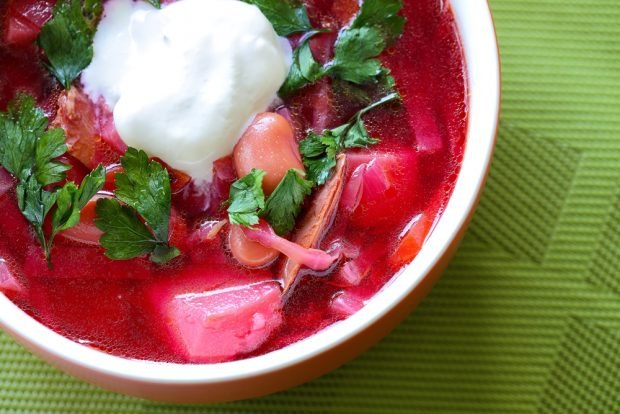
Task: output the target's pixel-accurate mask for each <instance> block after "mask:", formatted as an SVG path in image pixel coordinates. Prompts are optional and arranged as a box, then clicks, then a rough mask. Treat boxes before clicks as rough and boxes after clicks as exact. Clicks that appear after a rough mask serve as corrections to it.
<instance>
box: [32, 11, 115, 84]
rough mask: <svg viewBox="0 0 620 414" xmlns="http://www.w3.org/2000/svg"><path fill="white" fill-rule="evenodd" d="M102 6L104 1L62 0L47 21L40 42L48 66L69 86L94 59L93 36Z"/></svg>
mask: <svg viewBox="0 0 620 414" xmlns="http://www.w3.org/2000/svg"><path fill="white" fill-rule="evenodd" d="M102 11H103V7H102V4H101V0H87V1H84V2H82V1H81V0H59V1H58V3H57V4H56V6H55V7H54V13H53V16H52V19H51V20H50V21H48V22H47V23H45V25H44V26H43V28H42V29H41V33H40V34H39V38H38V43H39V45H40V46H41V48H43V50H44V51H45V54H46V55H47V59H48V61H49V64H48V68H49V70H50V71H51V72H52V74H53V75H54V76H55V77H56V79H58V81H59V82H60V83H61V84H62V85H63V86H64V87H65V89H69V88H70V87H71V84H72V83H73V81H74V80H75V79H77V77H78V76H79V75H80V73H81V72H82V71H83V70H84V69H85V68H86V67H87V66H88V65H89V64H90V62H91V61H92V59H93V38H94V36H95V30H96V26H97V21H98V20H99V18H100V17H101V13H102Z"/></svg>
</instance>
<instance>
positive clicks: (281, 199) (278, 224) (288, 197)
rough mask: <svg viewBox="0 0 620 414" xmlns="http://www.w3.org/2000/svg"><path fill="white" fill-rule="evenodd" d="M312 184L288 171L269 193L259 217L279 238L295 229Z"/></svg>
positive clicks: (299, 173)
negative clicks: (263, 219)
mask: <svg viewBox="0 0 620 414" xmlns="http://www.w3.org/2000/svg"><path fill="white" fill-rule="evenodd" d="M312 187H313V183H312V182H311V181H308V180H306V179H304V178H303V173H301V172H300V171H298V170H295V169H290V170H288V172H287V173H286V175H285V176H284V178H283V179H282V181H280V184H278V186H277V187H276V189H275V190H274V191H273V193H271V195H270V196H269V198H268V199H267V201H266V203H265V209H264V210H263V211H261V215H262V216H263V217H265V220H267V222H268V223H269V224H270V225H271V227H273V230H274V231H275V232H276V233H277V234H278V235H280V236H282V235H285V234H288V233H290V232H291V231H292V230H293V229H294V228H295V222H296V220H297V216H299V213H300V212H301V207H302V205H303V203H304V201H305V199H306V197H307V196H309V195H310V194H311V193H312Z"/></svg>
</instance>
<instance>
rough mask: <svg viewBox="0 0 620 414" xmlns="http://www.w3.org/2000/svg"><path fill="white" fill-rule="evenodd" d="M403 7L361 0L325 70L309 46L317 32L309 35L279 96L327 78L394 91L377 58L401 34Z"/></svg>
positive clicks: (397, 1) (396, 0)
mask: <svg viewBox="0 0 620 414" xmlns="http://www.w3.org/2000/svg"><path fill="white" fill-rule="evenodd" d="M402 7H403V2H402V0H364V2H363V3H362V6H361V7H360V11H359V12H358V14H357V16H356V17H355V19H354V20H353V22H352V23H351V25H350V26H349V27H346V28H344V29H343V30H341V31H340V33H339V35H338V38H337V39H336V43H335V45H334V58H333V59H332V60H331V61H330V62H328V63H327V64H325V65H324V66H321V65H320V64H319V63H318V62H317V61H316V60H315V58H314V56H312V51H311V50H310V45H309V40H310V37H312V36H314V35H315V34H317V33H319V32H320V31H316V30H313V31H310V33H309V34H308V37H307V38H306V39H305V40H304V41H303V42H302V43H301V44H300V46H299V47H298V48H297V49H296V50H295V53H294V56H293V65H292V67H291V70H290V72H289V75H288V78H287V80H286V81H285V83H284V86H283V87H282V89H281V90H280V94H281V95H282V96H288V95H291V94H292V93H293V92H295V91H296V90H299V89H301V88H302V87H304V86H306V85H310V84H312V83H314V82H316V81H317V80H319V79H321V78H322V77H324V76H326V75H328V76H330V77H331V78H333V79H334V80H343V81H347V82H351V83H353V84H356V85H379V86H382V87H383V88H384V89H386V90H388V91H391V90H393V89H394V79H393V78H392V76H391V75H390V71H389V69H387V68H386V67H385V66H383V64H382V63H381V61H380V60H379V59H378V57H379V56H380V55H381V54H382V53H383V51H384V50H385V49H386V48H387V47H389V46H390V45H391V44H393V43H394V42H395V41H396V40H397V39H398V37H400V35H402V33H403V30H404V27H405V18H404V17H402V16H399V15H398V12H400V10H401V9H402Z"/></svg>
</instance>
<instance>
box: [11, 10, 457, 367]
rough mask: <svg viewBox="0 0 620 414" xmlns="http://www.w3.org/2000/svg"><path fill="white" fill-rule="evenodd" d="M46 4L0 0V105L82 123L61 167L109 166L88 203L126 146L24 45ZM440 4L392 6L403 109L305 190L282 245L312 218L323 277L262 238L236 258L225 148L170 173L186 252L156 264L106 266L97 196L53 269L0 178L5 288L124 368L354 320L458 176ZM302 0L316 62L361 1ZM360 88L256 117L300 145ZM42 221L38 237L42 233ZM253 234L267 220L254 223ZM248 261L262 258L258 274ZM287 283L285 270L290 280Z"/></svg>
mask: <svg viewBox="0 0 620 414" xmlns="http://www.w3.org/2000/svg"><path fill="white" fill-rule="evenodd" d="M181 1H183V0H181ZM54 3H55V2H54V1H53V0H44V1H41V0H36V1H35V0H7V1H4V2H2V5H0V16H2V17H1V18H0V34H1V35H2V38H1V40H0V62H1V65H0V110H1V111H5V110H6V108H7V106H8V105H9V102H10V101H11V100H13V99H14V98H15V96H16V95H17V94H18V93H19V92H23V93H27V94H29V95H32V96H33V97H35V98H36V101H37V103H38V105H39V106H40V107H41V108H42V109H43V110H44V112H45V114H46V116H47V117H48V118H49V120H50V122H51V124H52V125H53V126H60V127H62V128H64V129H65V130H66V131H67V136H68V137H70V136H71V135H72V134H71V132H75V131H76V130H80V129H82V130H88V131H91V133H90V135H89V136H90V137H91V138H90V141H88V142H87V143H86V144H84V142H82V141H79V142H80V144H79V145H77V144H76V143H75V142H72V143H70V145H69V147H70V149H69V152H68V153H67V154H65V155H63V156H62V157H61V161H62V162H63V163H65V164H69V165H71V166H72V168H71V169H70V170H69V171H68V172H67V180H72V181H74V182H76V183H79V182H80V181H82V180H83V178H84V176H85V175H86V174H88V173H89V172H90V171H91V170H93V169H94V168H95V167H96V166H97V165H98V164H102V165H103V166H104V167H105V169H106V183H105V185H104V187H103V189H102V191H101V192H99V193H98V195H97V196H95V198H98V197H99V198H110V197H112V193H113V191H114V189H115V175H116V174H117V173H118V172H119V171H122V168H123V167H121V166H120V165H119V162H120V158H121V156H122V155H123V152H124V150H126V147H124V146H123V145H122V142H121V144H119V141H118V140H119V139H120V138H119V137H118V135H117V134H116V132H115V131H114V123H113V121H112V120H111V113H110V110H109V108H105V104H104V103H102V102H93V101H92V100H91V99H89V98H88V96H87V95H86V94H85V93H84V92H83V90H82V86H81V84H80V82H79V80H78V81H76V82H74V84H73V87H72V89H70V90H69V92H66V91H65V90H64V88H63V87H62V86H61V84H60V83H59V82H58V80H57V79H56V78H55V77H54V76H52V74H50V72H49V71H48V68H47V67H46V65H45V64H44V62H45V58H44V57H43V56H42V51H41V50H40V48H39V47H38V46H35V44H34V43H33V42H34V41H35V40H36V38H37V36H38V34H39V31H40V28H41V26H42V25H43V24H44V23H45V22H46V21H48V20H49V19H50V17H51V16H52V9H53V7H54ZM446 3H447V2H445V1H440V0H415V1H414V0H405V1H404V7H403V8H402V10H401V11H400V12H399V14H400V15H401V16H404V17H405V18H406V25H405V29H404V33H403V34H402V36H400V38H398V39H397V40H396V41H395V43H394V44H393V45H391V46H390V47H389V48H387V49H386V50H385V51H384V52H383V53H382V54H381V55H380V60H381V62H382V63H383V65H384V66H385V67H387V68H389V69H390V70H391V74H392V76H393V77H394V79H395V83H396V90H397V91H398V92H399V94H400V96H401V97H402V101H400V102H396V101H393V102H388V103H386V104H384V105H381V106H378V107H377V108H374V109H373V110H372V111H368V112H367V113H365V114H364V118H363V120H364V124H365V126H366V128H367V129H368V132H369V133H370V135H371V136H372V137H376V138H378V139H379V140H380V142H378V143H376V144H373V145H371V146H364V147H362V148H349V149H346V150H345V151H343V152H342V154H344V156H342V157H340V158H338V160H339V161H338V165H337V166H336V168H335V169H334V170H335V172H332V176H331V177H330V178H329V179H328V180H327V182H326V183H325V184H324V186H323V187H320V186H319V187H318V189H316V188H315V189H314V190H313V193H312V195H309V196H308V197H307V199H306V200H305V202H304V203H303V205H302V212H301V214H300V215H299V220H298V221H297V225H296V228H295V230H293V231H292V232H291V233H289V234H287V235H286V236H285V238H286V239H289V240H293V241H295V242H298V243H299V244H303V242H300V241H299V240H301V239H300V237H298V235H299V234H301V233H302V231H303V227H304V226H306V225H308V222H311V223H310V224H313V220H314V222H317V221H321V220H322V221H323V222H322V223H321V229H320V231H321V234H320V237H319V238H318V239H317V240H316V242H314V243H311V244H312V245H311V246H305V247H308V248H312V249H314V250H312V251H310V253H309V254H310V256H312V255H314V256H312V257H311V258H310V259H309V260H310V261H312V259H313V258H316V257H318V258H319V259H321V260H322V259H324V258H325V257H326V256H325V255H328V256H329V257H332V258H335V259H334V261H333V262H330V263H328V266H327V267H326V269H323V270H316V269H315V271H313V270H310V269H309V268H308V267H307V266H298V265H296V262H295V261H294V260H293V261H291V259H287V254H288V253H286V247H282V248H283V249H284V250H285V252H284V254H279V252H280V251H282V250H280V249H277V251H276V250H273V249H270V248H272V247H273V245H272V244H270V243H261V241H260V240H258V243H255V244H254V245H252V246H254V247H255V248H256V250H255V251H252V252H249V250H247V249H246V250H243V251H241V253H239V252H240V250H239V249H240V248H239V245H237V244H235V243H246V244H245V245H243V246H246V247H247V243H248V240H247V237H250V238H251V237H252V236H251V235H247V234H246V233H247V231H248V230H247V229H243V228H242V227H241V226H238V225H232V224H230V223H229V222H228V219H229V215H228V213H229V212H230V210H228V211H227V206H226V200H227V199H229V196H230V187H231V185H232V184H233V183H234V182H235V181H236V180H238V179H239V178H241V177H242V176H244V175H246V174H248V173H249V171H243V172H241V171H239V170H240V167H239V165H240V163H242V161H240V159H241V158H242V157H243V156H244V154H245V153H242V151H239V152H238V151H237V149H236V150H235V154H231V155H230V156H226V157H224V158H221V159H219V160H217V161H216V162H215V163H214V165H213V166H214V169H213V179H212V180H211V181H210V182H200V181H196V180H192V179H191V177H189V176H188V175H186V174H183V173H182V172H178V171H174V170H172V169H171V168H168V170H169V171H170V177H171V193H172V195H171V206H172V207H171V213H170V242H169V245H170V246H176V247H177V248H178V250H179V253H180V254H179V255H178V257H175V258H174V259H173V260H170V261H168V262H167V263H165V264H160V263H155V262H154V261H153V260H149V259H148V257H146V255H140V257H136V258H132V259H129V260H113V259H111V258H109V257H107V256H106V254H105V253H106V251H105V249H104V248H103V247H102V246H101V245H99V244H98V242H97V240H98V238H99V237H100V236H101V234H100V232H98V230H97V228H96V227H93V225H92V221H93V217H94V216H95V215H96V214H98V211H99V210H98V208H99V207H97V213H96V212H95V207H94V206H95V204H94V203H93V204H92V205H91V204H90V203H89V205H87V206H86V207H85V208H84V209H83V210H82V217H81V222H82V223H83V224H84V225H82V224H80V225H79V226H77V227H75V228H73V229H72V230H71V231H67V232H66V234H63V233H62V232H61V233H59V234H58V235H57V237H56V238H55V241H54V244H53V247H52V248H51V259H50V260H51V261H50V262H49V263H48V261H46V259H45V256H44V254H43V252H42V248H41V244H40V242H39V241H38V240H37V237H36V235H35V233H34V232H33V229H32V226H31V225H30V223H29V222H28V220H26V218H24V215H23V214H22V212H21V211H20V206H19V205H18V201H17V192H18V190H17V189H16V186H17V184H18V180H17V179H16V178H15V177H12V176H11V175H10V174H9V173H8V172H7V171H6V170H4V169H2V168H0V291H4V292H6V294H7V296H8V297H9V298H10V299H11V300H12V301H14V302H15V303H16V304H17V305H18V306H19V307H21V308H22V309H24V310H25V311H26V312H27V313H29V314H30V315H32V316H33V317H34V318H36V319H37V320H39V321H41V322H42V323H43V324H45V325H47V326H49V327H50V328H52V329H53V330H55V331H57V332H59V333H61V334H62V335H65V336H67V337H68V338H71V339H72V340H74V341H76V342H78V343H81V344H84V345H87V346H90V347H94V348H97V349H101V350H103V351H106V352H109V353H111V354H114V355H119V356H123V357H128V358H136V359H145V360H153V361H168V362H179V363H201V362H219V361H227V360H235V359H241V358H246V357H249V356H253V355H260V354H264V353H267V352H270V351H272V350H275V349H278V348H281V347H284V346H286V345H288V344H291V343H294V342H296V341H299V340H301V339H303V338H306V337H308V336H310V335H312V334H314V333H316V332H318V331H319V330H321V329H323V328H325V327H327V326H329V325H331V324H333V323H335V322H337V321H339V320H342V319H344V318H346V317H348V316H350V315H351V314H353V313H355V312H356V311H358V310H359V309H361V308H362V307H363V306H364V303H365V302H366V301H367V300H369V299H370V298H372V297H373V295H374V294H375V293H376V292H377V291H379V290H380V289H381V288H382V287H383V286H384V285H385V284H386V283H387V282H388V281H389V280H390V279H391V278H392V277H393V276H394V275H395V273H396V272H398V270H399V269H400V268H402V266H404V265H406V264H408V263H409V262H410V261H411V260H413V258H414V257H415V256H416V254H417V253H418V251H419V250H420V248H421V246H422V244H423V243H424V240H425V238H426V237H427V236H428V234H429V233H430V232H431V231H432V227H433V224H434V223H435V222H436V220H437V218H438V217H439V216H440V215H441V212H442V209H443V207H444V205H445V204H446V202H447V200H448V198H449V196H450V194H451V192H452V189H453V186H454V183H455V180H456V176H457V174H458V171H459V165H460V161H461V157H462V153H463V148H464V145H465V143H464V138H465V130H466V126H467V107H466V80H465V79H464V63H463V55H462V51H461V47H460V43H459V39H458V36H457V32H456V28H455V23H454V20H453V16H452V14H451V11H450V10H449V8H447V7H446V6H445V4H446ZM304 4H305V6H306V8H307V12H308V15H309V17H310V22H311V23H312V26H313V27H315V28H324V29H328V31H327V32H326V33H321V34H318V35H315V36H314V37H312V39H311V40H310V46H311V50H312V53H313V55H314V57H315V58H316V60H317V61H319V62H320V63H324V62H325V61H328V60H329V59H330V58H331V56H333V54H334V50H333V45H334V41H335V39H336V36H337V34H338V31H339V30H340V29H342V28H343V27H346V26H347V25H348V24H349V22H350V21H351V19H352V18H354V16H355V14H356V13H358V9H359V7H358V5H357V2H356V1H354V0H337V1H332V0H305V2H304ZM288 38H289V41H290V42H291V45H292V47H293V48H295V47H298V46H299V44H300V42H302V41H303V38H300V35H299V34H292V35H290V36H288ZM371 89H372V91H371V92H368V94H369V95H370V96H371V98H373V97H376V96H377V94H378V92H377V91H376V88H374V89H373V88H371ZM360 91H362V92H364V91H365V89H364V87H361V88H358V87H351V85H349V84H347V82H343V81H341V80H338V79H336V78H323V79H321V80H318V81H317V82H315V83H314V84H312V85H309V86H305V87H303V88H300V89H298V90H296V91H294V92H293V93H291V94H288V96H286V97H285V98H283V99H280V100H278V101H277V103H276V104H273V105H272V106H271V108H270V110H271V111H272V113H277V114H279V116H280V117H281V118H277V117H275V116H274V115H269V117H271V118H269V117H267V118H265V119H267V121H268V120H270V119H271V120H274V119H275V120H278V122H280V120H281V119H284V120H286V121H288V124H290V125H291V126H292V128H293V131H294V137H295V140H296V141H297V142H299V141H301V140H303V139H304V138H305V137H306V134H307V132H306V131H308V130H313V131H315V132H317V133H320V132H321V131H323V130H325V129H329V128H336V127H338V126H339V125H342V124H343V123H346V122H347V121H348V120H349V119H350V118H351V117H352V116H353V115H354V114H355V113H356V112H357V111H359V110H360V109H361V108H363V107H364V106H367V103H368V101H364V99H366V98H364V97H362V98H359V96H358V93H359V92H360ZM360 99H361V100H360ZM259 117H260V115H259ZM258 119H259V118H257V119H255V120H254V124H252V125H258V124H257V122H258V121H257V120H258ZM267 121H265V122H267ZM286 121H285V122H286ZM274 122H275V121H274ZM259 126H260V125H259ZM250 128H253V126H250ZM257 128H258V127H257ZM92 131H95V132H92ZM247 134H248V132H247V131H246V135H244V138H242V139H245V137H246V136H247ZM237 148H238V147H237ZM250 152H251V151H250ZM246 155H247V154H246ZM293 164H294V162H293ZM301 168H303V166H301ZM277 184H278V183H277V182H275V183H274V184H273V185H272V187H275V186H276V185H277ZM116 185H118V182H116ZM268 185H271V184H268V183H267V181H264V187H265V191H266V193H269V192H270V191H274V188H270V189H268ZM326 188H332V189H333V194H331V195H330V194H329V192H328V191H326V190H325V189H326ZM326 194H327V195H326ZM334 194H336V195H334ZM325 197H327V198H325ZM329 197H332V198H329ZM333 198H335V200H334V199H333ZM330 200H331V201H330ZM325 205H333V209H334V210H335V212H330V214H327V216H325V215H322V214H323V213H321V207H322V206H325ZM317 211H318V213H317ZM88 220H90V227H89V224H88ZM49 221H50V220H49V219H48V220H47V222H46V223H45V225H44V226H43V229H44V231H45V232H49V231H50V228H51V227H50V226H52V224H50V223H49ZM259 226H262V227H266V224H265V222H264V221H262V220H261V223H260V224H259ZM89 231H90V232H91V233H92V234H94V236H93V237H94V239H89V237H91V235H90V233H89ZM265 232H266V233H270V232H269V230H268V229H267V230H265ZM244 235H245V238H244ZM302 238H303V237H302ZM252 240H254V238H252ZM254 241H255V242H256V241H257V240H254ZM268 247H269V248H268ZM289 247H290V246H289ZM236 249H237V250H236ZM294 249H295V248H294ZM319 250H320V251H321V252H320V253H322V255H320V254H319V253H317V251H319ZM307 252H308V250H307V249H306V250H304V253H307ZM291 254H292V255H293V257H297V256H294V253H291ZM265 255H266V256H269V255H272V257H271V260H270V261H269V260H264V257H262V256H265ZM240 256H241V259H240ZM289 257H291V256H290V255H289ZM304 257H305V256H304ZM319 259H317V260H319ZM252 260H257V261H258V262H260V264H264V265H260V264H259V265H258V266H252V265H251V262H252ZM309 266H310V267H312V266H313V265H309ZM316 266H318V267H320V265H316ZM316 266H315V267H316ZM254 267H260V268H258V269H257V268H254ZM323 267H325V266H323ZM286 275H292V276H290V278H289V280H287V276H286Z"/></svg>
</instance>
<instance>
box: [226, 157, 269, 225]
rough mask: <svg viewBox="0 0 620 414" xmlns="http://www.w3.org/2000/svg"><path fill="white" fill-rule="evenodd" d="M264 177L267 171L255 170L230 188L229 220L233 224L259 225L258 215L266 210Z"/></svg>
mask: <svg viewBox="0 0 620 414" xmlns="http://www.w3.org/2000/svg"><path fill="white" fill-rule="evenodd" d="M264 177H265V171H263V170H258V169H253V170H252V171H251V172H250V173H249V174H248V175H246V176H245V177H243V178H240V179H239V180H237V181H235V182H234V183H233V184H232V185H231V186H230V198H229V200H228V204H229V206H228V218H229V220H230V222H231V223H232V224H239V225H241V226H246V227H251V226H253V225H255V224H258V220H259V214H258V213H259V212H260V211H261V210H262V209H263V208H265V193H264V192H263V178H264Z"/></svg>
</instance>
